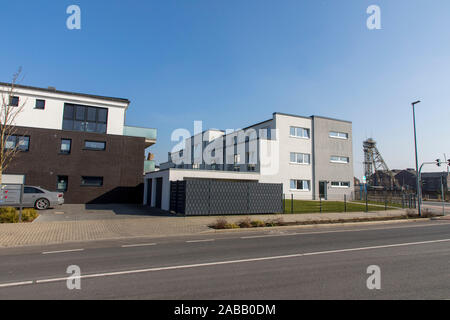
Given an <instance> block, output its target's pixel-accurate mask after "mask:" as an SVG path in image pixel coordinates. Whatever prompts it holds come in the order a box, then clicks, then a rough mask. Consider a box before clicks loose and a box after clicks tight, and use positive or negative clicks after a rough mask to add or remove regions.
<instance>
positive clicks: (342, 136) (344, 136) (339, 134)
mask: <svg viewBox="0 0 450 320" xmlns="http://www.w3.org/2000/svg"><path fill="white" fill-rule="evenodd" d="M330 138H336V139H344V140H347V139H348V133H345V132H337V131H330Z"/></svg>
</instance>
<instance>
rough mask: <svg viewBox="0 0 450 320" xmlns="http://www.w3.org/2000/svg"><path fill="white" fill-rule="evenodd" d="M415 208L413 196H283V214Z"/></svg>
mask: <svg viewBox="0 0 450 320" xmlns="http://www.w3.org/2000/svg"><path fill="white" fill-rule="evenodd" d="M349 198H350V199H349ZM400 208H402V209H405V208H416V197H415V195H414V194H403V195H400V197H399V198H398V199H397V198H393V197H391V198H388V197H383V196H381V195H379V196H378V197H374V196H371V197H369V196H368V195H367V196H364V197H363V199H358V198H356V200H354V199H353V197H352V196H350V197H348V196H347V195H342V196H341V199H339V198H338V197H334V198H333V200H323V199H322V198H320V199H319V200H298V199H295V197H294V195H293V194H283V211H282V212H283V213H286V214H288V213H323V212H361V211H365V212H368V211H381V210H391V209H400Z"/></svg>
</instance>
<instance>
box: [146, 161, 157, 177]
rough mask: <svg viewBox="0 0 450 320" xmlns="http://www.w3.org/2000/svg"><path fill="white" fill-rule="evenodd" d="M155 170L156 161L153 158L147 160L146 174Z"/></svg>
mask: <svg viewBox="0 0 450 320" xmlns="http://www.w3.org/2000/svg"><path fill="white" fill-rule="evenodd" d="M153 171H155V161H153V160H145V161H144V174H145V173H148V172H153Z"/></svg>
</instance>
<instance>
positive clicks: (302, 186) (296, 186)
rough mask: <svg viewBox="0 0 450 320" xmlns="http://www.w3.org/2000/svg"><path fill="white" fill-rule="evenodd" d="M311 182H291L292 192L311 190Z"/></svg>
mask: <svg viewBox="0 0 450 320" xmlns="http://www.w3.org/2000/svg"><path fill="white" fill-rule="evenodd" d="M310 185H311V181H309V180H291V190H302V191H309V190H310Z"/></svg>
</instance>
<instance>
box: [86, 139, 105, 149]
mask: <svg viewBox="0 0 450 320" xmlns="http://www.w3.org/2000/svg"><path fill="white" fill-rule="evenodd" d="M84 148H85V149H89V150H99V151H102V150H105V149H106V142H100V141H85V142H84Z"/></svg>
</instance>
